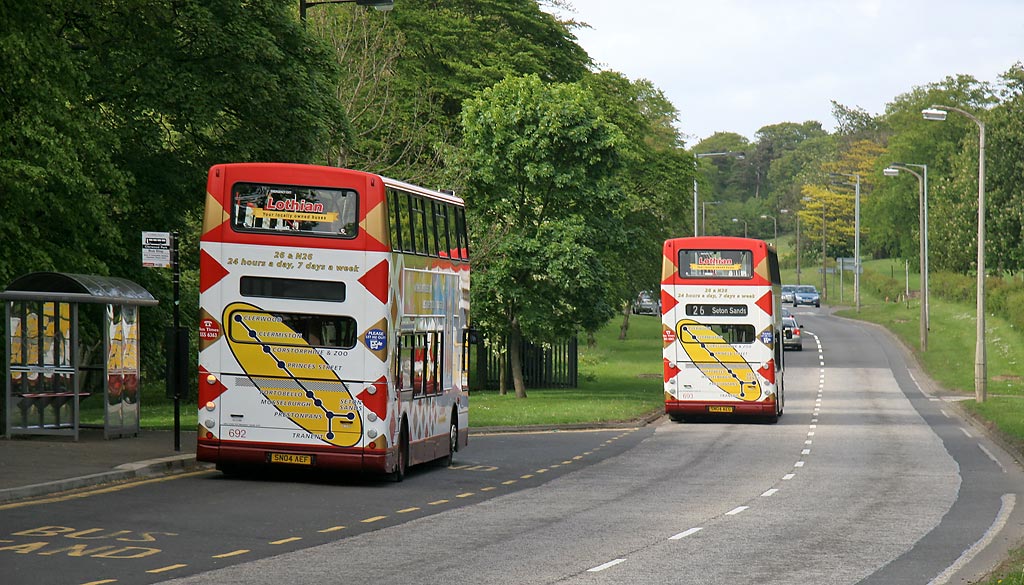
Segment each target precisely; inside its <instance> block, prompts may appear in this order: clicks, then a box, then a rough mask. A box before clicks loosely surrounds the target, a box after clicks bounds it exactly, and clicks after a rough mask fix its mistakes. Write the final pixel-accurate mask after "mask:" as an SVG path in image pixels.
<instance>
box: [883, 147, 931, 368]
mask: <svg viewBox="0 0 1024 585" xmlns="http://www.w3.org/2000/svg"><path fill="white" fill-rule="evenodd" d="M900 171H907V172H908V173H910V174H911V175H914V176H915V177H917V204H918V214H917V216H918V217H917V220H918V224H919V228H918V229H919V230H920V235H919V236H918V248H919V250H920V252H919V253H920V258H921V260H920V262H919V263H920V264H921V319H920V320H921V324H920V327H919V329H920V332H921V351H928V302H927V298H928V292H927V291H928V277H927V270H928V269H927V266H928V260H927V258H928V253H927V252H926V251H925V250H926V247H925V246H926V245H925V242H926V241H927V240H928V234H927V231H925V230H926V228H925V220H924V218H925V215H926V214H927V213H928V212H927V207H925V202H924V177H922V176H921V175H920V174H919V173H917V172H915V171H912V170H911V169H909V168H907V166H906V163H891V164H890V165H889V166H888V168H886V169H885V170H883V171H882V174H884V175H885V176H887V177H895V176H897V175H899V174H900Z"/></svg>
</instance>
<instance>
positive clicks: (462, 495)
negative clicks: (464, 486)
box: [455, 492, 473, 498]
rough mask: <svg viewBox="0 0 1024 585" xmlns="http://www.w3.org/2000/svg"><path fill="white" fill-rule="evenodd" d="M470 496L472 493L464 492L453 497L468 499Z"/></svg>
mask: <svg viewBox="0 0 1024 585" xmlns="http://www.w3.org/2000/svg"><path fill="white" fill-rule="evenodd" d="M472 495H473V492H466V493H464V494H459V495H457V496H455V497H456V498H468V497H469V496H472Z"/></svg>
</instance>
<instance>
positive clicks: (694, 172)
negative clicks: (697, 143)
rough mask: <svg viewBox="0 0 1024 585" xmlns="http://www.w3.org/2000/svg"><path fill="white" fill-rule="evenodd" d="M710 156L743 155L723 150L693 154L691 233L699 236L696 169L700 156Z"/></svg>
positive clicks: (737, 156)
mask: <svg viewBox="0 0 1024 585" xmlns="http://www.w3.org/2000/svg"><path fill="white" fill-rule="evenodd" d="M712 156H734V157H736V158H737V159H738V160H743V158H744V157H745V155H744V154H743V153H742V152H733V151H723V152H702V153H699V154H695V155H693V235H694V236H699V235H700V233H699V232H698V231H697V228H698V226H697V207H698V205H697V169H698V166H697V165H698V163H699V161H700V159H702V158H709V157H712Z"/></svg>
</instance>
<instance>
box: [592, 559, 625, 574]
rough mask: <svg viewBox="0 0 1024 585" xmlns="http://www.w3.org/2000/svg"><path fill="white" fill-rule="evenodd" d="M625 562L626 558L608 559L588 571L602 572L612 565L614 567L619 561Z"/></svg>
mask: <svg viewBox="0 0 1024 585" xmlns="http://www.w3.org/2000/svg"><path fill="white" fill-rule="evenodd" d="M624 562H626V559H615V560H614V561H608V562H607V563H605V564H603V565H598V566H596V567H594V568H592V569H587V572H588V573H598V572H601V571H603V570H605V569H609V568H611V567H614V566H615V565H617V564H619V563H624Z"/></svg>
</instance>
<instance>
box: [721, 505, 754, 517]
mask: <svg viewBox="0 0 1024 585" xmlns="http://www.w3.org/2000/svg"><path fill="white" fill-rule="evenodd" d="M748 508H750V506H737V507H735V508H733V509H732V510H729V511H728V512H726V513H725V515H726V516H735V515H736V514H739V513H740V512H742V511H743V510H746V509H748Z"/></svg>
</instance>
